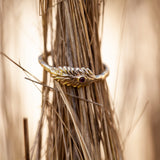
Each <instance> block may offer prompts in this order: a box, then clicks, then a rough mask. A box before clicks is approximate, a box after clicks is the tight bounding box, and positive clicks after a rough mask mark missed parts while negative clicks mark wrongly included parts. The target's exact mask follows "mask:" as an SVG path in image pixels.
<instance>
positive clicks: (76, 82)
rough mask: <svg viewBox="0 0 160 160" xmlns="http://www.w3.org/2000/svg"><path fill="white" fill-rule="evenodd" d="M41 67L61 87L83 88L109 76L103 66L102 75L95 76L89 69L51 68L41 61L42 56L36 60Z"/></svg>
mask: <svg viewBox="0 0 160 160" xmlns="http://www.w3.org/2000/svg"><path fill="white" fill-rule="evenodd" d="M38 60H39V63H40V64H41V66H42V67H43V68H44V69H45V70H46V71H47V72H49V73H50V74H51V77H53V79H54V80H56V81H58V82H60V83H61V84H63V85H67V86H72V87H78V88H79V87H83V86H87V85H89V84H90V83H93V82H95V81H98V80H103V79H105V78H106V77H107V76H108V75H109V69H108V67H107V66H105V70H104V72H103V73H101V74H98V75H95V74H94V73H93V72H92V71H91V70H90V69H89V68H85V67H82V68H73V67H67V66H63V67H52V66H50V65H49V64H47V63H46V62H45V61H44V59H43V54H42V55H40V56H39V58H38Z"/></svg>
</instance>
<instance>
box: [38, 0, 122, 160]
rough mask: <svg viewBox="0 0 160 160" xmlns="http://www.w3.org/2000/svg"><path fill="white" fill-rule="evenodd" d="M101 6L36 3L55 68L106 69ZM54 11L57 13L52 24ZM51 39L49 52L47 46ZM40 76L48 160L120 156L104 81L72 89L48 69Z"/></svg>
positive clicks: (51, 0) (72, 1)
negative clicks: (43, 97) (102, 57)
mask: <svg viewBox="0 0 160 160" xmlns="http://www.w3.org/2000/svg"><path fill="white" fill-rule="evenodd" d="M55 4H57V5H55ZM99 5H102V8H103V9H104V2H103V1H101V2H100V1H98V0H93V1H84V0H78V1H75V0H67V1H54V0H44V1H42V0H41V1H40V6H41V10H42V22H43V33H44V54H45V55H44V58H46V59H44V60H45V61H47V60H48V55H47V53H48V52H50V53H51V57H52V62H53V66H55V67H58V66H70V67H88V68H90V69H91V70H92V71H93V72H94V74H100V73H102V72H103V71H104V65H103V63H102V60H101V54H100V39H99V35H98V27H99V19H100V18H99V17H100V8H101V7H100V6H99ZM53 6H54V7H53ZM53 12H54V13H55V12H56V22H55V21H54V17H53ZM102 12H103V11H102ZM54 23H56V32H55V33H54V32H53V30H54V29H53V26H54ZM49 31H51V32H49ZM47 33H50V34H47ZM49 39H51V41H49ZM51 42H52V43H51ZM53 42H54V43H53ZM49 43H51V44H50V45H51V51H48V50H47V48H46V46H47V44H49ZM43 77H44V78H43V86H44V87H43V91H42V94H43V96H44V95H45V97H46V99H45V101H43V102H44V104H45V105H44V106H43V107H44V108H43V109H44V110H45V111H46V112H45V116H46V119H47V122H48V138H47V144H46V145H47V147H46V160H53V159H68V160H69V159H71V160H74V159H85V160H89V159H106V160H112V159H114V160H119V159H123V154H122V150H121V146H120V142H119V137H118V133H117V130H116V127H115V122H114V118H113V111H112V109H111V105H110V102H109V96H108V88H107V84H106V82H105V81H104V80H102V81H100V82H95V83H94V84H91V85H90V86H86V87H82V88H73V87H66V86H63V85H60V84H59V83H58V82H55V81H53V79H52V78H50V77H48V76H47V73H46V72H44V75H43ZM47 82H50V83H47ZM52 82H53V83H52ZM46 85H47V86H48V85H53V87H52V88H55V90H58V92H53V91H52V90H50V89H49V87H47V88H48V89H47V92H46V90H45V87H46ZM66 93H67V94H66ZM69 95H73V96H69ZM74 96H75V97H80V98H76V99H75V98H74ZM81 98H82V99H85V100H86V101H82V100H81ZM48 102H50V103H48ZM88 102H96V103H88ZM97 104H102V106H101V107H99V106H98V105H97ZM41 138H42V137H39V139H41Z"/></svg>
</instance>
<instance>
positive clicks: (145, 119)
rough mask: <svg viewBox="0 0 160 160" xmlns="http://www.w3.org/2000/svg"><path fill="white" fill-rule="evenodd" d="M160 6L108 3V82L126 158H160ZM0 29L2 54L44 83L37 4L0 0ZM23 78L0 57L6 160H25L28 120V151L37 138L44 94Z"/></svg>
mask: <svg viewBox="0 0 160 160" xmlns="http://www.w3.org/2000/svg"><path fill="white" fill-rule="evenodd" d="M159 3H160V2H159V1H157V0H134V1H133V0H128V1H125V0H114V1H112V0H107V3H106V6H105V15H104V26H103V35H102V37H101V40H102V47H101V52H102V59H103V62H104V63H106V64H108V66H109V68H110V76H109V77H108V78H107V82H108V85H109V90H110V97H111V101H112V104H113V109H114V111H115V115H116V116H115V117H116V118H117V121H118V122H117V125H118V129H119V130H118V131H119V134H120V137H121V141H122V147H123V150H124V157H125V159H130V160H157V159H160V152H159V151H160V143H159V142H160V140H159V135H160V116H159V115H160V114H159V113H160V67H159V65H160V63H159V62H160V54H159V48H160V44H159V43H160V38H159V37H160V36H159V34H160V31H159V29H160V18H159V17H160V11H159V6H160V4H159ZM0 24H1V25H0V51H3V52H5V53H6V54H7V55H8V56H9V57H10V58H12V59H13V60H14V61H16V62H18V63H19V64H21V65H22V66H23V67H24V68H25V69H26V70H28V71H29V72H31V73H32V74H34V75H35V76H36V77H37V78H39V79H42V68H41V66H40V65H39V63H38V56H39V54H41V53H42V51H43V35H42V27H41V16H40V14H39V2H38V0H37V1H32V0H24V1H20V0H5V1H4V0H0ZM101 32H102V30H101V28H100V33H101ZM100 35H101V34H100ZM24 77H26V75H25V73H24V72H23V71H22V70H20V69H19V68H17V67H16V66H15V65H13V64H12V63H11V62H9V61H8V60H7V59H5V58H4V57H2V56H1V57H0V159H2V160H10V159H13V160H14V159H16V160H17V159H23V158H24V141H23V118H24V117H27V118H28V120H29V136H30V147H31V146H32V145H33V141H34V138H35V134H36V129H37V124H38V120H39V117H40V106H41V92H40V91H39V90H38V89H37V88H36V87H35V86H34V85H33V83H32V82H30V81H27V80H25V79H24ZM39 88H41V86H39Z"/></svg>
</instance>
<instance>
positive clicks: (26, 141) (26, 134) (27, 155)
mask: <svg viewBox="0 0 160 160" xmlns="http://www.w3.org/2000/svg"><path fill="white" fill-rule="evenodd" d="M23 128H24V147H25V158H26V160H30V153H29V132H28V119H27V118H24V119H23Z"/></svg>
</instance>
